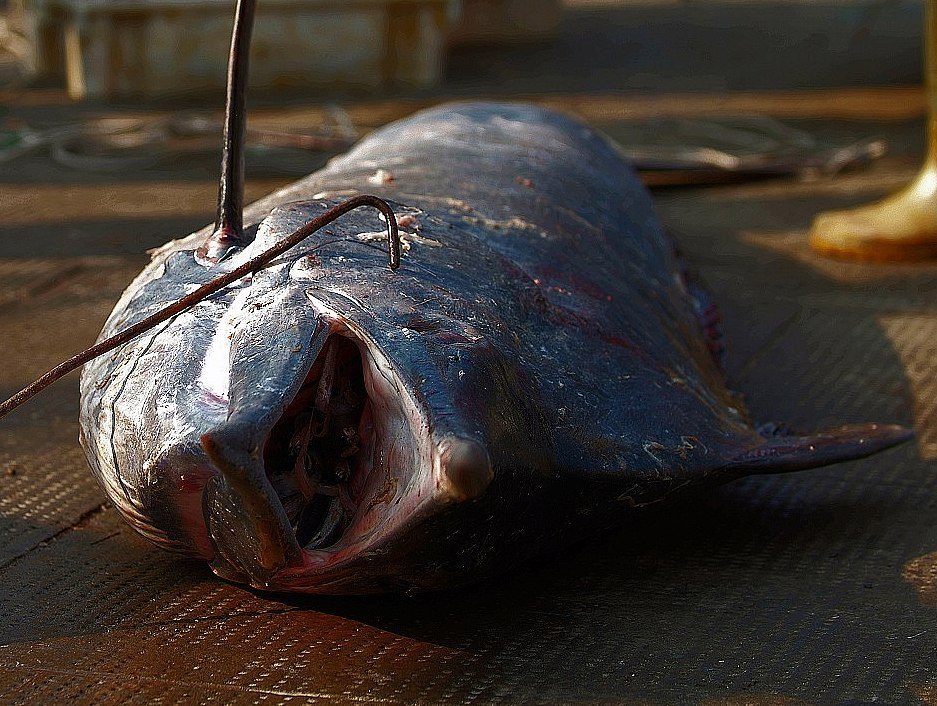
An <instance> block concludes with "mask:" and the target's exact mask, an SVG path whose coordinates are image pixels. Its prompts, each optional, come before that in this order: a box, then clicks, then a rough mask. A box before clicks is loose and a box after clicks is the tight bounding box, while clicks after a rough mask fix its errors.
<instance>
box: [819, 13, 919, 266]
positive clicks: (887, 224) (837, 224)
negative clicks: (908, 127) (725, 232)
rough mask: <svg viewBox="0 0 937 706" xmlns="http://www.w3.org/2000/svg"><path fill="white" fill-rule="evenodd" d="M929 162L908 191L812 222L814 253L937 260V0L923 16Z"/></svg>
mask: <svg viewBox="0 0 937 706" xmlns="http://www.w3.org/2000/svg"><path fill="white" fill-rule="evenodd" d="M924 65H925V74H926V76H925V86H926V92H927V106H928V122H927V157H926V158H925V160H924V166H923V167H922V168H921V171H920V172H919V173H918V175H917V177H915V179H914V181H912V182H911V183H910V184H909V185H908V186H906V187H905V188H904V189H902V190H901V191H899V192H897V193H896V194H892V195H891V196H889V197H887V198H885V199H882V200H881V201H877V202H875V203H872V204H869V205H866V206H861V207H859V208H855V209H851V210H847V211H827V212H825V213H821V214H820V215H818V216H817V217H816V219H815V220H814V222H813V227H812V228H811V231H810V245H811V246H812V247H813V249H814V250H816V251H818V252H820V253H823V254H824V255H831V256H833V257H842V258H848V259H853V260H879V261H889V260H890V261H895V260H905V261H907V260H924V259H928V258H935V257H937V0H927V5H926V9H925V14H924Z"/></svg>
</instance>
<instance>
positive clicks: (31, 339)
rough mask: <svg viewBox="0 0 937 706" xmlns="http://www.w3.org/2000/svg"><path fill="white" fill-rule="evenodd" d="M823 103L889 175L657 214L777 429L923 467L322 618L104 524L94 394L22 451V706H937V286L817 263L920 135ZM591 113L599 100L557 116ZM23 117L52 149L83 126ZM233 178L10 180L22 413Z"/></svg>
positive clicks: (4, 510)
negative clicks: (880, 448) (836, 439)
mask: <svg viewBox="0 0 937 706" xmlns="http://www.w3.org/2000/svg"><path fill="white" fill-rule="evenodd" d="M759 88H762V87H759ZM590 90H591V89H590ZM810 95H811V96H813V98H810V96H808V95H807V94H804V95H802V96H801V98H803V99H804V101H802V102H801V104H804V105H806V103H807V102H809V100H813V101H814V103H813V107H812V108H810V109H809V110H807V109H805V112H804V114H803V116H802V117H804V118H810V120H809V121H806V120H805V121H800V122H798V123H797V124H798V125H799V126H800V127H804V128H807V129H811V130H813V131H815V132H817V133H819V134H823V135H825V136H828V137H834V138H835V137H839V138H842V139H850V138H852V137H854V136H857V135H865V134H873V133H874V134H881V135H883V136H885V137H886V138H889V139H890V141H891V144H892V146H893V149H892V152H891V153H890V155H889V156H887V157H885V158H884V159H882V160H881V161H879V162H878V163H876V164H874V165H873V166H872V167H871V168H870V169H868V170H864V171H861V172H855V173H852V174H848V175H844V176H842V177H839V178H837V179H833V180H826V181H820V182H814V183H807V184H805V183H798V182H794V181H790V180H770V181H760V182H755V183H748V184H737V185H732V186H722V187H707V188H696V189H668V190H661V191H658V192H657V193H656V196H657V201H658V203H659V207H660V211H661V215H662V217H663V219H664V221H665V222H666V223H667V225H668V226H669V227H670V228H671V229H672V230H673V232H674V233H675V234H676V235H677V237H678V239H679V241H680V243H681V245H682V246H683V248H684V250H685V251H686V253H687V255H688V256H689V258H690V259H691V260H692V261H693V262H694V263H696V264H697V265H698V266H699V267H700V269H701V270H702V273H703V275H704V276H705V278H706V279H707V280H708V282H709V284H710V285H711V287H712V289H713V290H714V292H715V295H716V298H717V300H718V301H719V302H720V303H721V305H722V308H723V313H724V317H725V319H726V324H727V329H728V343H729V347H730V370H731V376H730V377H731V380H732V383H733V386H734V387H735V388H736V389H738V390H740V391H741V392H743V393H745V395H746V397H747V400H748V403H749V406H750V408H751V410H752V413H753V416H755V417H756V418H758V419H761V420H766V421H767V420H777V421H785V422H789V423H791V424H792V425H794V426H795V427H800V428H804V429H812V428H816V427H821V426H825V425H834V424H838V423H842V422H859V421H868V420H874V421H886V422H887V421H899V422H903V423H906V424H912V425H914V426H915V427H916V429H917V431H918V438H917V440H916V441H915V442H913V443H910V444H907V445H905V446H903V447H901V448H900V449H897V450H894V451H890V452H887V453H885V454H882V455H879V456H876V457H874V458H871V459H867V460H864V461H861V462H857V463H850V464H844V465H840V466H837V467H832V468H826V469H821V470H815V471H807V472H803V473H797V474H790V475H786V476H775V477H758V478H751V479H747V480H743V481H739V482H736V483H734V484H732V485H729V486H726V487H724V488H721V489H718V490H716V491H713V492H711V493H709V494H707V495H704V496H702V497H699V498H697V499H696V500H695V501H694V502H692V503H689V504H684V505H680V506H675V507H670V508H666V509H664V510H662V511H655V512H648V513H647V514H645V515H644V516H643V517H641V518H639V519H636V520H635V521H633V522H631V523H630V524H628V525H627V526H625V527H622V528H621V529H620V530H618V531H616V532H614V533H611V534H609V535H608V536H605V537H601V538H599V539H598V540H597V541H595V542H593V543H591V544H589V545H587V546H582V547H578V548H576V549H574V550H564V551H562V552H558V553H556V554H555V555H553V556H551V557H548V558H547V559H544V560H543V561H541V562H539V563H536V564H532V565H526V566H522V567H519V568H518V570H517V571H516V572H515V573H514V574H512V575H509V576H505V577H503V578H501V579H498V580H493V581H489V582H487V583H483V584H479V585H476V586H473V587H471V588H468V589H464V590H460V591H454V592H447V593H440V594H435V595H424V596H416V597H380V598H369V599H321V598H319V599H303V598H293V597H289V596H265V595H261V594H257V593H251V592H248V591H245V590H243V589H241V588H238V587H236V586H232V585H228V584H225V583H223V582H221V581H219V580H218V579H216V578H214V577H213V576H212V575H211V574H210V572H209V571H208V570H207V569H206V568H205V567H203V566H202V565H200V564H198V563H193V562H189V561H183V560H179V559H176V558H174V557H172V556H170V555H167V554H164V553H162V552H161V551H159V550H157V549H154V548H152V547H150V546H149V545H148V544H147V543H146V542H145V541H144V540H142V539H140V538H139V537H137V536H136V535H135V534H134V533H133V532H132V531H131V530H129V529H128V528H127V527H125V526H124V524H123V523H122V522H121V521H120V519H119V518H118V517H117V514H116V512H115V511H114V510H113V509H112V508H111V507H110V506H109V505H106V504H104V505H102V503H103V495H102V494H101V492H100V491H99V490H98V488H97V486H96V485H95V484H94V481H93V480H92V478H91V475H90V473H89V472H88V469H87V467H86V464H85V461H84V458H83V455H82V452H81V450H80V448H79V446H78V443H77V435H78V430H77V421H76V420H77V377H76V376H71V377H69V378H67V379H66V380H64V381H62V382H61V383H59V384H58V385H56V386H55V387H53V388H51V389H50V390H49V391H47V392H46V393H45V394H44V395H43V396H41V397H39V398H37V399H36V400H35V401H33V402H32V403H30V404H29V405H28V406H27V407H24V408H23V409H21V410H19V411H18V412H17V413H15V414H13V415H11V416H10V417H8V418H7V419H5V420H4V421H3V422H2V425H0V427H2V428H0V702H2V703H24V704H34V703H49V704H56V703H77V704H82V703H87V704H109V703H125V702H133V703H177V702H185V703H265V704H275V703H303V702H306V703H317V702H320V701H321V702H326V701H329V702H338V703H382V704H410V703H457V704H472V703H478V704H493V703H510V704H514V703H524V704H527V703H531V704H538V703H543V704H566V703H583V704H622V703H625V704H632V703H641V704H707V705H708V704H725V705H731V706H735V705H742V704H751V705H752V706H792V705H794V704H844V705H845V704H852V705H858V704H872V703H887V704H913V703H924V704H937V264H929V265H901V266H897V265H888V266H881V265H878V266H876V265H862V264H850V263H841V262H834V261H828V260H822V259H820V258H819V257H817V256H815V255H813V254H812V253H811V252H810V251H809V249H808V248H807V245H806V235H805V233H806V229H807V227H808V225H809V223H810V220H811V218H812V216H813V214H815V213H816V212H817V211H819V210H822V209H825V208H829V207H840V206H846V205H851V204H854V203H859V202H864V201H868V200H870V199H872V198H875V197H877V196H880V195H883V194H885V193H887V192H889V191H891V190H892V189H894V188H895V186H896V185H897V184H899V183H901V182H902V181H903V180H905V179H907V178H909V177H910V176H911V175H912V174H913V173H914V171H915V169H916V165H917V164H918V162H919V159H920V148H921V142H922V134H923V133H922V123H921V121H920V120H911V121H908V120H904V121H895V120H891V121H889V122H885V123H878V122H875V121H874V118H875V115H876V112H877V111H878V112H879V113H881V114H885V113H888V111H890V110H892V108H893V106H892V104H893V103H894V102H895V101H900V100H907V94H906V93H902V92H900V91H894V92H891V93H889V92H888V91H885V92H884V93H882V92H879V93H874V95H873V94H870V96H871V97H870V98H869V99H868V101H867V102H866V103H863V101H862V100H861V98H860V99H859V101H858V104H859V105H860V106H867V108H868V111H869V120H868V121H867V122H856V121H843V120H836V119H832V118H824V117H823V113H824V111H825V110H826V109H828V112H829V114H830V115H834V116H835V115H838V114H839V112H838V110H839V109H838V107H837V105H838V103H837V101H838V99H837V95H838V94H837V93H836V92H835V91H834V92H832V93H829V94H824V95H825V96H826V98H825V100H826V101H827V103H823V100H820V101H819V103H817V100H816V96H815V95H814V94H810ZM910 95H911V96H912V98H911V103H912V104H913V106H918V109H915V108H913V107H912V109H911V112H912V113H914V112H919V108H920V105H921V101H920V96H919V95H917V94H915V93H914V92H913V91H911V93H910ZM901 96H904V98H903V99H902V98H901ZM915 96H916V98H915ZM586 97H588V96H586ZM854 98H855V97H854V96H853V100H854ZM567 99H568V100H569V101H570V105H571V106H573V108H574V109H575V105H578V103H576V101H581V100H582V99H583V96H582V94H576V95H573V93H572V91H569V92H567V94H564V93H563V92H561V93H560V94H559V95H554V96H552V97H551V98H550V100H551V101H553V102H556V101H560V102H562V101H563V100H567ZM720 99H721V97H720V96H719V95H715V96H714V97H713V100H714V101H718V100H720ZM808 99H809V100H808ZM3 100H5V101H6V102H7V104H8V105H10V106H12V107H13V109H14V111H18V113H19V114H21V115H24V116H26V117H28V118H30V119H32V120H46V121H48V122H49V123H53V122H55V121H62V122H65V121H68V120H74V119H76V117H77V116H78V115H80V114H86V112H87V109H79V108H73V107H69V106H66V105H60V104H58V98H56V95H55V94H54V93H52V94H48V93H41V92H34V93H29V92H26V93H23V94H17V95H15V96H12V97H11V96H10V95H7V96H6V97H5V98H4V99H3ZM603 100H606V101H611V103H610V105H613V106H617V108H616V109H615V110H611V111H606V113H603V115H605V118H604V119H602V115H590V116H587V117H591V118H592V119H593V120H597V121H598V124H599V126H600V127H602V128H603V129H606V130H608V131H609V132H610V133H612V134H613V135H615V136H617V137H620V138H622V139H624V138H626V132H627V130H626V127H625V126H624V124H623V123H621V122H620V121H619V120H618V118H617V117H616V116H620V115H626V114H628V113H629V106H631V107H634V106H635V105H638V104H640V101H641V99H640V98H634V99H632V98H629V97H628V96H613V97H612V98H608V97H606V98H603ZM753 100H756V99H753ZM17 101H20V102H19V104H18V103H17ZM795 102H796V101H795ZM679 103H680V101H679V100H675V101H673V104H674V105H679ZM381 105H382V106H384V113H381V112H380V111H373V112H371V113H369V114H372V115H386V114H387V113H388V112H390V113H393V112H394V111H396V112H398V113H405V112H407V111H408V110H409V109H411V107H412V106H411V104H409V103H407V104H401V105H399V106H396V107H391V108H388V105H389V104H387V103H386V102H385V103H381ZM18 106H19V107H18ZM372 107H373V106H372ZM360 110H361V111H363V112H364V113H368V112H369V111H368V108H367V106H365V107H361V108H360ZM112 112H115V113H116V111H112ZM353 112H354V111H353ZM794 113H795V114H796V110H795V111H794ZM266 115H267V118H268V119H270V120H274V121H275V120H276V119H278V116H280V118H281V119H288V118H289V115H293V116H294V117H295V110H294V112H293V113H289V111H281V112H279V113H278V112H277V111H275V110H268V111H267V113H266ZM284 116H286V117H284ZM790 117H791V116H790V115H788V118H790ZM375 120H377V119H375ZM377 121H379V120H377ZM213 168H214V164H211V165H207V166H204V167H201V166H199V167H197V166H193V165H191V164H178V165H171V166H163V167H160V168H156V169H152V170H149V171H147V172H145V173H141V174H136V175H132V176H126V175H122V176H120V177H113V176H109V177H100V176H87V175H82V174H81V173H77V172H68V171H63V170H61V169H60V168H57V167H55V166H54V165H53V164H52V162H51V161H50V160H48V158H47V157H45V156H43V155H37V156H36V157H33V158H30V159H27V160H24V161H23V162H22V163H20V164H19V166H17V168H16V169H15V170H13V169H11V168H9V167H7V166H5V167H4V170H3V171H2V172H0V350H2V353H3V355H2V361H3V365H2V366H0V390H2V391H3V392H4V393H6V392H10V391H12V390H14V389H15V388H18V387H19V386H21V384H23V383H25V382H26V381H28V380H29V379H32V377H34V376H35V375H37V374H38V373H40V372H42V371H44V370H45V369H47V368H48V367H50V366H51V365H53V364H54V363H56V362H58V361H59V360H61V359H63V358H64V357H66V356H67V355H70V354H71V353H73V352H75V351H77V350H78V349H80V348H81V347H83V346H84V345H86V344H87V343H89V342H91V341H92V340H93V339H94V337H95V336H96V334H97V332H98V330H99V328H100V326H101V324H102V322H103V319H104V317H105V316H106V315H107V313H108V312H109V311H110V309H111V307H112V306H113V304H114V302H115V301H116V299H117V297H118V296H119V294H120V291H121V290H122V289H123V287H124V286H126V284H127V282H128V281H129V280H130V278H131V277H132V276H133V275H135V274H136V272H137V271H138V270H139V269H140V267H141V266H142V264H143V263H144V262H145V256H144V255H143V254H142V252H143V250H144V249H145V248H146V247H151V246H153V245H156V244H159V243H161V242H163V241H164V240H167V239H169V238H171V237H178V236H180V235H183V234H185V233H188V232H189V231H191V230H193V229H194V228H195V227H198V226H200V225H202V224H203V223H205V222H207V221H208V220H210V218H211V215H212V210H213V208H212V199H213V196H214V188H215V187H214V183H213V182H212V180H211V176H210V174H211V172H212V170H213ZM285 181H286V180H285V179H284V178H283V177H271V176H269V175H268V176H266V177H263V176H258V177H256V178H254V179H253V180H252V182H251V192H252V193H251V195H252V196H253V197H257V196H259V195H262V194H263V193H265V192H266V191H269V190H270V189H272V188H274V187H275V186H277V185H279V184H281V183H284V182H285Z"/></svg>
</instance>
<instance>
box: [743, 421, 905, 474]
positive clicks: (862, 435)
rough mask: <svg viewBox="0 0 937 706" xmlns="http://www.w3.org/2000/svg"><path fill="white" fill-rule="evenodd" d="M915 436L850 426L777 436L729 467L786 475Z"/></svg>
mask: <svg viewBox="0 0 937 706" xmlns="http://www.w3.org/2000/svg"><path fill="white" fill-rule="evenodd" d="M912 436H914V432H913V431H912V430H911V429H908V428H907V427H903V426H900V425H898V424H850V425H847V426H842V427H836V428H834V429H827V430H825V431H821V432H817V433H815V434H810V435H807V436H773V437H768V438H765V440H764V443H763V444H761V445H759V446H756V447H755V448H753V449H750V450H749V451H746V452H745V453H744V454H742V455H741V456H738V457H736V458H735V459H733V460H732V461H731V462H729V463H728V464H727V466H726V468H727V469H728V470H731V471H737V472H738V473H739V475H750V474H759V473H784V472H787V471H801V470H804V469H806V468H817V467H819V466H828V465H830V464H832V463H839V462H841V461H852V460H855V459H859V458H864V457H866V456H871V455H872V454H874V453H876V452H878V451H882V450H883V449H887V448H890V447H892V446H897V445H898V444H901V443H903V442H905V441H907V440H908V439H910V438H911V437H912Z"/></svg>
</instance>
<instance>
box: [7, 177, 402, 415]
mask: <svg viewBox="0 0 937 706" xmlns="http://www.w3.org/2000/svg"><path fill="white" fill-rule="evenodd" d="M362 206H369V207H371V208H375V209H377V210H378V211H380V212H381V213H382V214H383V215H384V218H385V219H386V221H387V241H388V265H389V266H390V269H391V270H396V269H397V268H398V267H400V233H399V231H398V230H397V219H396V218H395V216H394V210H393V209H392V208H391V207H390V205H389V204H388V203H387V202H386V201H384V200H383V199H379V198H378V197H377V196H370V195H367V194H362V195H361V196H354V197H352V198H350V199H348V200H347V201H345V202H343V203H340V204H338V205H337V206H333V207H332V208H330V209H329V210H328V211H326V212H325V213H323V214H322V215H321V216H318V217H316V218H313V219H312V220H311V221H309V222H308V223H307V224H306V225H304V226H302V227H301V228H299V229H298V230H296V231H294V232H293V233H291V234H290V235H288V236H287V237H286V238H284V239H283V240H281V241H280V242H278V243H277V244H276V245H273V246H271V247H270V248H268V249H267V250H265V251H264V252H262V253H261V254H260V255H257V256H255V257H252V258H251V259H250V260H248V261H247V262H245V263H244V264H243V265H240V266H239V267H236V268H234V269H233V270H231V271H230V272H227V273H225V274H223V275H221V276H219V277H216V278H215V279H213V280H211V281H209V282H206V283H205V284H203V285H202V286H201V287H199V288H198V289H196V290H195V291H194V292H192V293H191V294H187V295H186V296H184V297H182V298H181V299H179V300H177V301H175V302H173V303H172V304H170V305H169V306H167V307H166V308H164V309H160V310H159V311H157V312H156V313H155V314H151V315H150V316H147V317H146V318H145V319H142V320H141V321H138V322H137V323H135V324H133V325H132V326H128V327H127V328H125V329H124V330H123V331H119V332H118V333H115V334H114V335H113V336H111V337H110V338H108V339H106V340H104V341H101V342H100V343H97V344H95V345H93V346H91V347H90V348H87V349H85V350H84V351H82V352H81V353H79V354H78V355H76V356H73V357H72V358H69V359H68V360H66V361H65V362H63V363H59V364H58V365H57V366H55V367H54V368H52V370H50V371H49V372H47V373H46V374H45V375H43V376H42V377H40V378H38V379H37V380H35V381H33V382H32V383H30V384H29V385H27V386H26V387H24V388H23V389H22V390H20V391H19V392H17V393H16V394H15V395H13V396H12V397H10V398H9V399H8V400H6V401H5V402H3V403H2V404H0V419H2V418H3V417H5V416H6V415H7V414H9V413H10V412H12V411H13V410H14V409H16V408H17V407H19V406H20V405H21V404H23V403H24V402H26V401H27V400H29V399H30V398H32V397H33V396H35V395H36V394H38V393H39V392H41V391H42V390H44V389H45V388H47V387H48V386H49V385H51V384H52V383H53V382H55V381H56V380H58V379H59V378H61V377H63V376H65V375H67V374H68V373H70V372H72V371H73V370H75V369H77V368H79V367H81V366H82V365H84V364H85V363H87V362H88V361H89V360H93V359H95V358H97V357H98V356H100V355H103V354H104V353H107V352H109V351H112V350H114V349H115V348H117V347H118V346H122V345H123V344H124V343H127V342H128V341H131V340H133V339H134V338H136V337H137V336H139V335H140V334H142V333H145V332H146V331H148V330H150V329H151V328H153V327H154V326H157V325H159V324H161V323H162V322H164V321H166V320H167V319H171V318H172V317H173V316H176V315H177V314H181V313H182V312H183V311H186V310H187V309H190V308H191V307H193V306H195V305H196V304H198V303H199V302H200V301H202V300H204V299H206V298H208V297H210V296H211V295H212V294H214V293H215V292H218V291H220V290H222V289H224V288H225V287H227V286H228V285H229V284H232V283H233V282H237V281H238V280H239V279H241V278H242V277H244V276H245V275H249V274H252V273H254V272H257V271H258V270H260V269H261V268H263V267H265V266H266V265H268V264H269V263H270V262H271V261H272V260H274V259H276V258H277V257H279V256H280V255H282V254H283V253H285V252H286V251H287V250H289V249H290V248H292V247H295V246H296V245H298V244H299V243H301V242H302V241H303V240H305V239H306V238H308V237H309V236H310V235H312V234H313V233H315V232H316V231H318V230H320V229H321V228H324V227H325V226H327V225H328V224H329V223H331V222H332V221H335V220H336V219H338V218H341V217H342V216H344V215H345V214H346V213H348V212H349V211H353V210H355V209H356V208H361V207H362Z"/></svg>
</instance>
